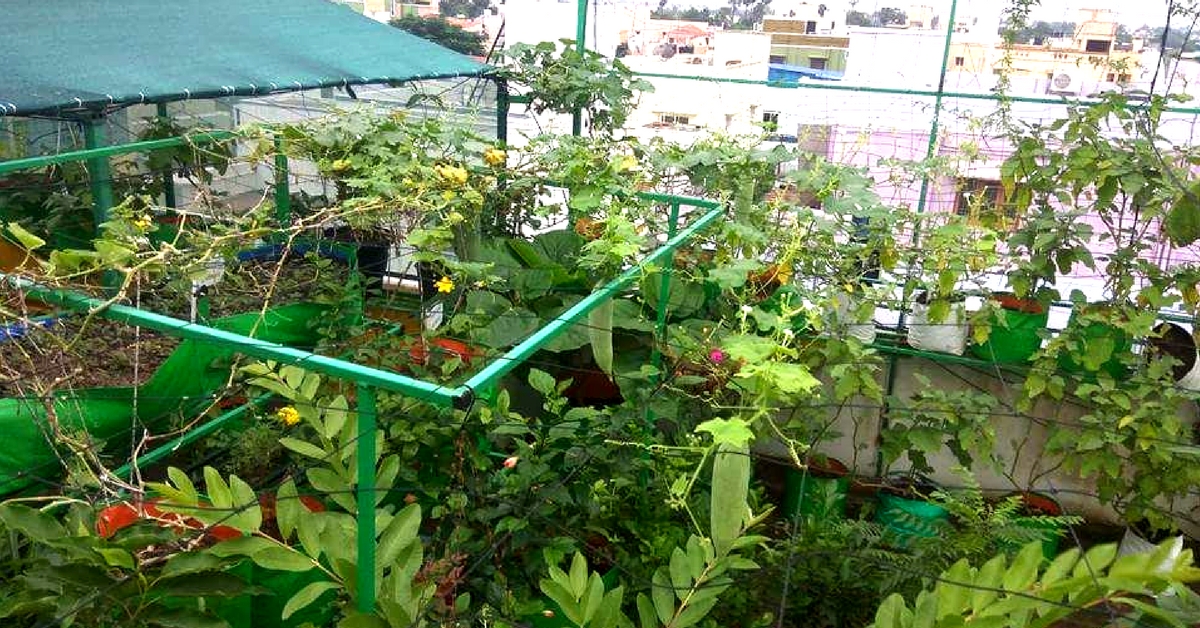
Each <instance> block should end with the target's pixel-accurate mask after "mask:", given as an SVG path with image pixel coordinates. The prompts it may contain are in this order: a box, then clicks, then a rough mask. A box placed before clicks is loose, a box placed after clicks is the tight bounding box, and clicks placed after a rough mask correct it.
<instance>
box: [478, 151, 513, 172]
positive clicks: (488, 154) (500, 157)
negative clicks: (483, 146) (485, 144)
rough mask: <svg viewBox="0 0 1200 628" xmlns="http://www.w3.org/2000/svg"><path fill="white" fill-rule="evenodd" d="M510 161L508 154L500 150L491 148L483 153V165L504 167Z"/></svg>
mask: <svg viewBox="0 0 1200 628" xmlns="http://www.w3.org/2000/svg"><path fill="white" fill-rule="evenodd" d="M506 161H508V154H507V153H505V152H504V151H502V150H500V149H499V148H489V149H487V150H485V151H483V163H485V164H487V165H489V166H492V167H493V168H495V167H497V166H503V165H504V163H505V162H506Z"/></svg>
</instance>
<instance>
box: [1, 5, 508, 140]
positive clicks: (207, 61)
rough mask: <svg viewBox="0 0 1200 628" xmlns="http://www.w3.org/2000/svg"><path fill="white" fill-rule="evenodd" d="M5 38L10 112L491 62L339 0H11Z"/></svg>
mask: <svg viewBox="0 0 1200 628" xmlns="http://www.w3.org/2000/svg"><path fill="white" fill-rule="evenodd" d="M0 42H3V45H0V116H4V115H10V116H11V115H32V114H38V115H58V114H70V113H77V112H82V111H85V110H92V111H103V110H104V109H106V108H110V107H115V106H120V105H128V104H135V103H142V102H146V103H153V102H169V101H177V100H188V99H195V98H215V97H220V96H233V95H240V96H250V95H261V94H269V93H274V92H284V91H297V90H301V89H314V88H319V87H334V86H345V85H364V84H372V83H402V82H405V81H411V80H418V79H433V78H448V77H455V76H477V75H480V74H483V73H484V72H485V71H486V66H484V65H482V64H479V63H477V62H475V61H474V60H472V59H471V58H469V57H466V56H464V55H461V54H459V53H457V52H454V51H452V50H449V49H446V48H443V47H441V46H439V45H437V44H434V43H432V42H428V41H425V40H424V39H421V38H419V37H416V36H414V35H410V34H408V33H406V32H404V31H402V30H400V29H398V28H393V27H391V26H388V25H386V24H382V23H379V22H376V21H374V20H372V19H370V18H367V17H364V16H362V15H360V14H358V13H355V12H354V11H353V10H351V9H349V8H347V7H345V6H341V5H338V4H335V3H333V2H330V1H328V0H189V1H182V0H69V1H68V0H20V1H14V2H4V3H3V8H2V9H0Z"/></svg>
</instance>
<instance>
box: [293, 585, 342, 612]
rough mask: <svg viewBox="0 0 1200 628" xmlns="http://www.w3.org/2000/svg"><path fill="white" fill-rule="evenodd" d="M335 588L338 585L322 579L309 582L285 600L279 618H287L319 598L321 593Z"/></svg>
mask: <svg viewBox="0 0 1200 628" xmlns="http://www.w3.org/2000/svg"><path fill="white" fill-rule="evenodd" d="M337 588H338V585H337V584H336V583H334V582H328V581H323V582H313V583H310V584H309V585H308V586H306V587H304V588H303V589H300V590H299V591H297V592H296V594H295V595H293V596H292V597H291V599H289V600H288V601H287V604H285V605H284V606H283V615H282V616H281V617H280V618H281V619H284V620H286V619H287V618H289V617H291V616H292V615H294V614H296V612H297V611H299V610H301V609H303V608H304V607H306V606H308V605H309V604H312V603H313V602H315V601H317V598H320V597H321V594H322V593H325V592H326V591H330V590H333V589H337Z"/></svg>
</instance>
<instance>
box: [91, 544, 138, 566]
mask: <svg viewBox="0 0 1200 628" xmlns="http://www.w3.org/2000/svg"><path fill="white" fill-rule="evenodd" d="M96 552H97V553H98V554H100V556H102V557H104V562H105V563H106V564H107V565H108V566H110V567H122V568H124V569H133V568H134V564H133V555H132V554H130V553H129V552H127V551H125V550H123V549H118V548H115V547H100V548H96Z"/></svg>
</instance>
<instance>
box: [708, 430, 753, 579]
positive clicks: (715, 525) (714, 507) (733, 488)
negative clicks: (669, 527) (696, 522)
mask: <svg viewBox="0 0 1200 628" xmlns="http://www.w3.org/2000/svg"><path fill="white" fill-rule="evenodd" d="M716 447H717V453H716V454H715V455H714V456H713V468H712V492H711V495H710V500H709V501H710V508H711V510H710V516H709V528H710V536H711V537H712V543H713V550H714V551H715V552H716V554H717V556H724V555H725V554H726V553H728V552H729V550H730V548H731V547H732V544H733V542H734V540H735V539H737V537H738V536H739V535H740V534H741V533H742V527H743V524H744V523H745V520H746V515H747V510H748V506H747V502H746V500H747V497H748V496H749V493H750V449H749V447H748V446H746V445H742V446H736V445H730V444H724V443H723V444H719V445H717V446H716Z"/></svg>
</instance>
